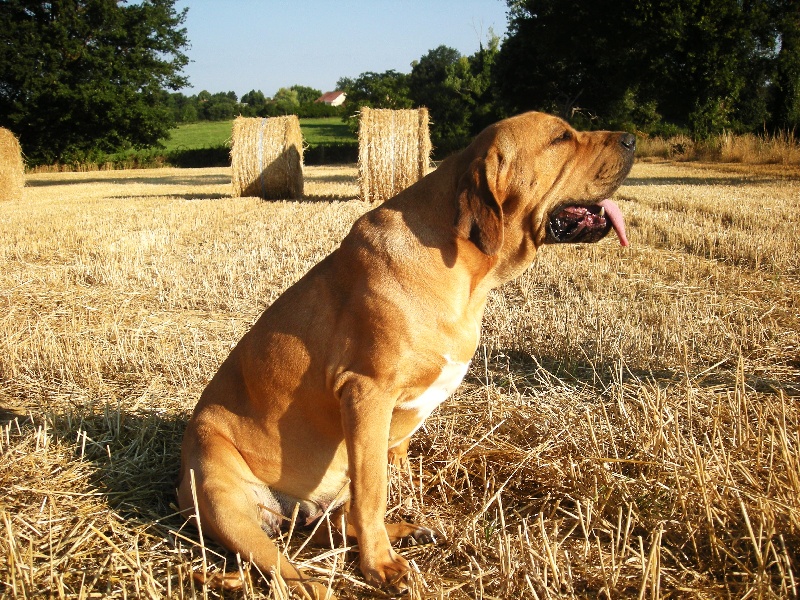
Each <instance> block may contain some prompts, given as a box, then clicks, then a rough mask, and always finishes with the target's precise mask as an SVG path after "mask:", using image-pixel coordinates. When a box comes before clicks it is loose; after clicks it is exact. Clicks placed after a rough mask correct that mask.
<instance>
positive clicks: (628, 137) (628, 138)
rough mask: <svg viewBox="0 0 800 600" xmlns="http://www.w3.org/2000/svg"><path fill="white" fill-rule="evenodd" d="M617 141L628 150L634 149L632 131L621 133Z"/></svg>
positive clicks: (634, 140)
mask: <svg viewBox="0 0 800 600" xmlns="http://www.w3.org/2000/svg"><path fill="white" fill-rule="evenodd" d="M619 143H620V144H622V145H623V146H625V148H627V149H628V150H631V151H633V150H636V136H635V135H633V134H632V133H623V134H622V136H621V137H620V138H619Z"/></svg>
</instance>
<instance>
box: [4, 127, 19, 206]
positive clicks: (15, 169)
mask: <svg viewBox="0 0 800 600" xmlns="http://www.w3.org/2000/svg"><path fill="white" fill-rule="evenodd" d="M24 187H25V165H24V163H23V162H22V148H20V145H19V141H18V140H17V137H16V136H15V135H14V134H13V133H11V132H10V131H9V130H8V129H4V128H3V127H0V200H20V199H21V198H22V189H23V188H24Z"/></svg>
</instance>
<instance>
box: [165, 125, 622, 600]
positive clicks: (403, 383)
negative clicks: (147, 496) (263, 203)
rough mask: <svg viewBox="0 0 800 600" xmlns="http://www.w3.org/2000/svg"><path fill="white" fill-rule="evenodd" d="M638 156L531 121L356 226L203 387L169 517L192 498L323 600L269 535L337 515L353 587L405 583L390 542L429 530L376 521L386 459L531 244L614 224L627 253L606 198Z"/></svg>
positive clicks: (422, 412) (224, 536)
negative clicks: (361, 580)
mask: <svg viewBox="0 0 800 600" xmlns="http://www.w3.org/2000/svg"><path fill="white" fill-rule="evenodd" d="M634 148H635V137H634V136H633V135H631V134H627V133H612V132H591V133H582V132H577V131H575V130H574V129H572V128H571V127H570V126H569V125H567V124H566V123H565V122H564V121H562V120H561V119H558V118H556V117H552V116H549V115H545V114H541V113H526V114H523V115H519V116H517V117H513V118H511V119H506V120H504V121H501V122H499V123H497V124H495V125H493V126H491V127H489V128H487V129H486V130H484V131H483V132H482V133H481V134H480V135H478V137H477V138H476V139H475V140H474V141H473V143H472V144H471V145H470V146H469V147H468V148H467V149H466V150H464V151H463V152H461V153H459V154H457V155H455V156H453V157H451V158H449V159H447V160H446V161H444V162H443V163H442V165H441V166H440V167H439V168H438V169H436V170H435V171H434V172H432V173H431V174H430V175H428V176H427V177H425V178H424V179H422V180H421V181H419V182H417V183H416V184H414V185H413V186H411V187H410V188H408V189H406V190H405V191H403V192H401V193H400V194H398V195H397V196H396V197H394V198H392V199H391V200H389V201H387V202H385V203H384V204H383V205H381V206H378V207H377V208H375V209H374V210H372V211H371V212H369V213H367V214H365V215H364V216H363V217H361V218H360V219H359V220H358V221H356V223H355V224H354V225H353V227H352V229H351V231H350V233H349V234H348V235H347V237H345V239H344V240H343V241H342V244H341V246H340V247H339V248H338V249H337V250H335V251H334V252H333V253H331V254H330V255H329V256H328V257H327V258H325V259H324V260H323V261H322V262H320V263H319V264H318V265H316V266H315V267H314V268H313V269H311V270H310V271H309V272H308V273H307V274H306V275H305V276H304V277H303V278H302V279H301V280H300V281H298V282H297V283H296V284H295V285H293V286H292V287H290V288H289V289H288V290H286V292H284V294H283V295H282V296H281V297H279V298H278V299H277V300H276V301H275V302H274V303H273V304H272V306H270V307H269V308H268V309H267V310H266V311H264V313H263V314H262V315H261V317H260V318H259V320H258V321H257V322H256V324H255V325H254V326H253V328H252V329H251V330H250V331H249V332H248V333H247V334H246V335H245V336H244V337H243V338H242V340H241V341H240V342H239V344H238V345H237V346H236V348H234V349H233V351H232V352H231V354H230V356H228V358H227V359H226V360H225V362H224V363H223V364H222V366H221V367H220V369H219V371H218V372H217V374H216V375H215V376H214V378H213V379H212V380H211V382H210V383H209V384H208V387H206V389H205V391H204V392H203V395H202V396H201V398H200V401H199V402H198V404H197V407H196V408H195V411H194V414H193V416H192V418H191V420H190V421H189V424H188V427H187V430H186V435H185V437H184V440H183V448H182V457H181V458H182V461H181V462H182V464H181V480H180V486H179V490H178V495H179V502H180V506H181V509H183V510H184V511H185V512H186V514H193V513H194V505H195V501H194V498H193V492H195V494H194V496H196V503H197V508H198V510H199V514H200V522H201V525H202V528H203V531H204V532H205V533H206V534H207V535H210V536H212V537H214V538H215V539H216V540H218V541H219V542H220V543H222V544H223V545H224V546H225V547H227V548H228V549H230V550H232V551H235V552H239V553H241V556H242V558H243V559H245V560H249V561H252V562H253V563H254V564H255V565H256V566H257V567H258V568H259V569H260V570H261V571H263V572H265V573H267V572H269V571H270V570H272V569H279V571H280V574H281V576H282V577H283V578H284V579H285V580H286V581H287V582H289V584H290V585H292V586H293V587H294V588H295V589H298V590H303V591H306V592H308V593H309V594H311V595H312V596H317V597H322V596H324V594H325V591H326V588H325V587H324V586H323V585H321V584H318V583H314V582H312V581H310V580H309V579H308V578H307V577H306V576H305V575H304V574H303V573H302V572H300V571H299V570H297V569H296V568H295V567H293V566H292V565H291V564H289V563H288V561H287V560H285V558H284V557H282V556H280V555H279V552H278V550H277V548H276V546H275V544H274V543H273V542H272V540H271V539H270V538H269V536H268V535H267V534H268V533H275V532H277V531H278V530H279V529H280V528H281V527H282V526H283V525H284V524H285V522H286V521H287V520H288V518H289V517H291V516H292V515H293V513H294V511H295V510H297V512H298V518H299V519H300V520H301V521H302V522H310V521H312V520H314V519H315V518H317V517H319V516H320V515H322V514H323V513H324V512H325V511H330V510H332V509H335V508H336V507H338V506H347V507H348V508H347V524H348V533H352V534H354V535H355V536H356V537H357V539H358V545H359V550H360V557H361V559H360V560H361V571H362V573H363V574H364V577H365V579H366V580H367V582H369V583H371V584H373V585H377V586H384V587H387V588H389V589H391V590H393V591H399V590H402V589H403V587H404V583H403V580H404V579H405V574H406V572H407V570H408V568H409V565H408V562H407V561H406V560H405V559H404V558H403V557H402V556H400V555H399V554H398V553H397V552H395V551H394V550H393V549H392V547H391V545H390V539H393V538H396V537H398V536H405V535H412V536H416V537H423V538H424V537H426V536H428V535H429V534H430V531H429V530H427V529H425V528H423V527H419V526H416V525H410V524H400V525H398V524H394V525H387V524H384V513H385V511H386V495H387V464H386V463H387V452H388V451H389V450H390V449H392V448H400V449H402V448H404V447H405V446H406V445H407V441H408V439H409V438H410V437H411V435H412V434H413V433H414V432H415V431H416V430H417V428H419V427H420V425H422V422H423V420H424V419H425V418H426V417H427V416H428V415H429V414H430V413H431V411H432V410H433V409H434V408H435V407H436V406H437V405H438V404H439V403H441V402H442V401H443V400H445V398H447V397H448V396H449V395H450V394H451V393H452V392H453V391H454V390H455V389H456V388H457V387H458V385H459V383H460V382H461V380H462V378H463V377H464V375H465V374H466V372H467V367H468V365H469V362H470V359H471V358H472V355H473V354H474V352H475V350H476V348H477V345H478V337H479V334H480V327H481V317H482V315H483V309H484V305H485V304H486V296H487V294H488V292H489V290H491V289H492V288H494V287H496V286H498V285H499V284H501V283H503V282H505V281H508V280H509V279H512V278H514V277H516V276H517V275H519V274H520V273H522V272H523V271H524V270H525V269H526V268H527V267H528V266H529V265H530V264H531V262H532V261H533V258H534V255H535V254H536V250H537V248H539V247H540V246H541V245H542V244H545V243H556V242H594V241H597V240H599V239H601V238H602V237H603V236H605V235H606V234H607V233H608V232H609V230H610V229H611V228H612V227H613V228H614V230H615V231H616V232H617V234H618V236H619V239H620V243H622V244H623V245H627V240H626V238H625V231H624V225H623V221H622V216H621V214H620V212H619V209H617V207H616V205H615V204H614V203H613V202H611V201H604V199H605V198H608V196H609V195H611V194H612V193H613V192H614V191H615V190H616V189H617V187H618V186H619V185H620V184H621V183H622V181H623V180H624V179H625V177H626V176H627V174H628V172H629V170H630V168H631V164H632V162H633V153H634ZM600 201H603V202H600ZM598 202H599V203H600V204H599V205H598V204H596V203H598ZM192 472H193V473H192ZM192 475H193V476H192ZM192 479H193V480H194V482H195V483H194V484H192ZM346 501H349V502H347V504H345V503H346ZM265 532H266V533H265Z"/></svg>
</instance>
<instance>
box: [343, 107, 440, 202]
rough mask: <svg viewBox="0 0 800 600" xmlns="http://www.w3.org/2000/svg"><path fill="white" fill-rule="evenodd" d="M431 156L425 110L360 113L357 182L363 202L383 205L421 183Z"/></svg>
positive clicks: (426, 111)
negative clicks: (385, 201) (381, 203)
mask: <svg viewBox="0 0 800 600" xmlns="http://www.w3.org/2000/svg"><path fill="white" fill-rule="evenodd" d="M430 156H431V138H430V131H429V129H428V109H427V108H420V109H416V110H390V109H372V108H367V107H364V108H362V109H361V114H360V118H359V124H358V181H359V187H360V191H361V199H362V200H364V201H366V202H383V201H384V200H388V199H389V198H391V197H392V196H394V195H396V194H398V193H399V192H401V191H402V190H404V189H406V188H407V187H408V186H410V185H411V184H412V183H414V182H416V181H418V180H419V179H422V178H423V177H425V175H426V174H427V173H428V167H429V164H430Z"/></svg>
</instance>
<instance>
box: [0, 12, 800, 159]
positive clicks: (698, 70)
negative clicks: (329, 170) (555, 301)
mask: <svg viewBox="0 0 800 600" xmlns="http://www.w3.org/2000/svg"><path fill="white" fill-rule="evenodd" d="M175 2H176V0H142V1H141V2H138V3H131V4H128V3H126V2H122V1H121V0H52V1H50V2H42V1H35V0H4V1H3V2H2V3H0V126H4V127H8V128H9V129H11V130H12V131H14V132H15V133H16V134H17V135H18V136H19V137H20V140H21V142H22V144H23V148H24V151H25V154H26V157H27V159H28V161H29V163H32V164H37V163H46V162H55V161H62V162H63V161H69V160H81V159H82V158H85V157H87V156H90V155H91V153H93V152H113V151H116V150H119V149H124V148H144V147H151V146H154V145H157V144H158V141H159V140H160V139H163V138H164V137H165V136H166V135H168V132H169V129H170V128H171V127H174V126H175V125H176V124H177V123H183V122H190V121H195V120H223V119H224V120H227V119H231V118H233V117H234V116H236V115H239V114H241V115H245V116H274V115H280V114H290V113H292V114H298V115H300V116H333V115H341V116H342V117H343V118H344V119H349V120H350V121H351V122H353V121H354V117H353V115H355V114H356V113H357V110H358V108H359V107H361V106H371V107H374V108H411V107H417V106H426V107H427V108H428V109H429V111H430V115H431V136H432V141H433V143H434V146H436V148H437V149H438V151H439V153H440V154H441V153H446V152H448V151H450V150H454V149H457V148H459V147H461V146H463V145H464V144H465V143H466V141H467V140H468V139H470V137H471V136H473V135H474V134H475V133H477V132H478V131H479V130H480V129H482V128H483V127H484V126H485V125H487V124H488V123H491V122H493V121H495V120H497V119H500V118H502V117H505V116H508V115H511V114H515V113H517V112H521V111H523V110H533V109H535V110H545V111H547V112H551V113H555V114H559V115H561V116H562V117H564V118H566V119H567V120H569V121H570V122H572V123H573V124H575V125H576V126H579V127H583V128H614V129H625V130H628V131H634V132H637V133H643V134H656V135H670V134H675V133H687V134H690V135H693V136H695V137H697V138H702V137H705V136H709V135H713V134H715V133H719V132H721V131H723V130H727V131H733V132H764V131H768V132H770V131H777V130H783V131H787V130H789V131H792V130H794V129H796V128H797V127H798V125H800V2H797V0H629V1H626V2H616V0H507V3H508V8H509V10H508V31H507V34H506V35H505V37H504V39H502V40H500V39H499V38H497V37H496V36H494V35H490V36H489V39H487V40H486V42H485V43H483V44H481V45H480V47H479V49H478V50H477V51H476V52H475V53H474V54H472V55H467V56H464V55H462V54H461V53H459V52H458V51H457V50H455V49H453V48H449V47H447V46H439V47H437V48H435V49H432V50H430V51H429V52H427V53H426V54H425V55H424V56H422V57H420V58H419V59H418V60H416V61H414V62H413V63H412V64H411V65H410V70H409V72H407V73H401V72H397V71H385V72H382V73H375V72H366V73H362V74H360V75H358V76H357V77H343V78H341V79H339V81H338V82H337V87H338V89H340V90H342V91H345V92H346V93H347V101H346V103H345V105H344V107H343V108H340V109H334V108H332V107H328V106H325V105H322V104H320V103H317V102H314V101H315V100H316V99H317V98H318V97H319V95H321V93H322V91H321V90H315V89H313V88H309V87H306V86H302V85H293V86H291V87H286V88H281V89H280V90H278V92H277V93H276V94H275V95H274V96H273V97H271V98H269V97H267V96H265V94H264V93H263V92H262V91H260V90H256V89H253V90H251V91H250V92H248V93H247V94H245V95H243V96H242V98H241V99H239V98H237V97H236V94H235V93H233V92H218V93H210V92H208V91H202V92H200V93H198V94H196V95H191V96H186V95H184V94H183V93H181V92H179V91H178V90H181V89H183V88H185V87H186V85H187V84H188V82H187V80H186V78H185V77H184V76H183V75H182V69H183V68H184V67H185V65H186V64H187V62H188V59H187V57H186V55H185V49H186V48H187V45H188V34H187V31H186V29H185V27H183V23H184V21H185V18H186V11H187V10H188V9H183V10H178V9H176V7H175Z"/></svg>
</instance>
